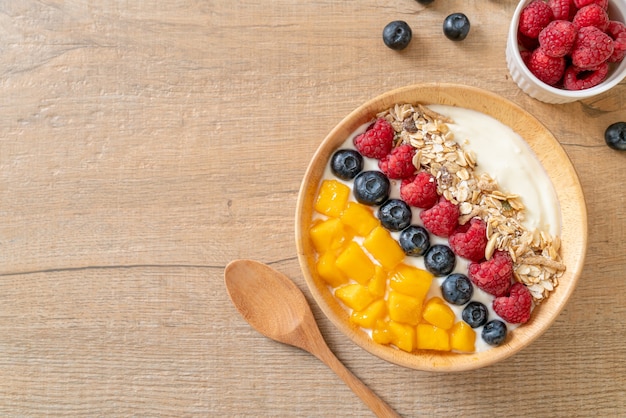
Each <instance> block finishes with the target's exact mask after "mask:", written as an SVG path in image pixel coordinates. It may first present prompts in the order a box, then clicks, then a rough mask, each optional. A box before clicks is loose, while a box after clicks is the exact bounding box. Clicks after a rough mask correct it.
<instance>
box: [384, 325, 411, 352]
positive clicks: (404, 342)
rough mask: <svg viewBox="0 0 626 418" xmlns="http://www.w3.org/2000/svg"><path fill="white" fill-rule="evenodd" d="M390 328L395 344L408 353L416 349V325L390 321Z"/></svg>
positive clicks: (392, 340)
mask: <svg viewBox="0 0 626 418" xmlns="http://www.w3.org/2000/svg"><path fill="white" fill-rule="evenodd" d="M389 329H390V330H391V342H392V343H393V345H395V346H396V347H398V348H399V349H400V350H402V351H406V352H408V353H410V352H411V351H413V350H415V335H416V332H415V327H413V326H411V325H406V324H401V323H399V322H395V321H389Z"/></svg>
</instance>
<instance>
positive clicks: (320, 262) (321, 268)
mask: <svg viewBox="0 0 626 418" xmlns="http://www.w3.org/2000/svg"><path fill="white" fill-rule="evenodd" d="M335 261H336V257H335V254H334V252H333V251H327V252H325V253H323V254H321V255H320V256H319V258H318V259H317V263H316V265H315V266H316V268H317V273H318V274H319V275H320V277H321V278H322V279H324V281H325V282H326V283H328V284H329V285H331V286H332V287H337V286H341V285H342V284H346V283H348V278H347V277H346V275H345V274H343V272H342V271H341V270H339V269H338V268H337V266H336V265H335Z"/></svg>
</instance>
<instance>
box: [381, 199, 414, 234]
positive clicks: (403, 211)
mask: <svg viewBox="0 0 626 418" xmlns="http://www.w3.org/2000/svg"><path fill="white" fill-rule="evenodd" d="M411 216H412V212H411V208H410V207H409V205H407V204H406V202H405V201H404V200H400V199H389V200H387V201H386V202H385V203H383V204H382V206H381V207H380V208H379V209H378V219H379V220H380V223H381V224H382V225H383V226H384V227H385V228H387V229H388V230H390V231H401V230H403V229H404V228H406V227H407V226H409V225H410V224H411Z"/></svg>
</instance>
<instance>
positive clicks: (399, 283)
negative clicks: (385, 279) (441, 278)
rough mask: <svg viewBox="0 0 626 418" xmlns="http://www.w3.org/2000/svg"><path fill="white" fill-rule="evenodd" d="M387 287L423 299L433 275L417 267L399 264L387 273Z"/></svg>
mask: <svg viewBox="0 0 626 418" xmlns="http://www.w3.org/2000/svg"><path fill="white" fill-rule="evenodd" d="M389 276H390V279H389V287H390V288H391V289H393V290H395V291H397V292H400V293H404V294H405V295H409V296H413V297H416V298H418V299H419V300H420V301H423V300H424V298H425V297H426V294H427V293H428V289H429V288H430V285H431V283H432V280H433V277H434V276H433V275H432V274H431V273H430V272H428V271H426V270H422V269H420V268H417V267H413V266H409V265H406V264H399V265H398V266H397V267H396V268H395V269H393V271H391V272H390V274H389Z"/></svg>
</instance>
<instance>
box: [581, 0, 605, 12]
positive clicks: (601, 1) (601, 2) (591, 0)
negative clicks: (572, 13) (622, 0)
mask: <svg viewBox="0 0 626 418" xmlns="http://www.w3.org/2000/svg"><path fill="white" fill-rule="evenodd" d="M573 1H574V6H575V7H576V8H577V9H582V8H583V7H585V6H589V5H590V4H597V5H598V6H600V7H602V8H603V9H604V10H606V9H608V8H609V0H573Z"/></svg>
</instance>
